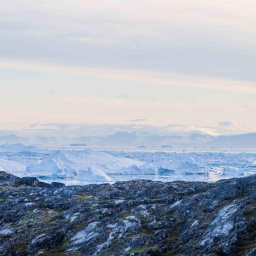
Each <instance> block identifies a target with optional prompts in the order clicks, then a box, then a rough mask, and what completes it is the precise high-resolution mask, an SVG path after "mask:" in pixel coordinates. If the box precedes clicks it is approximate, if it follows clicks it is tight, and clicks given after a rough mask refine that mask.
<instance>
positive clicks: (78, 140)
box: [0, 131, 256, 149]
mask: <svg viewBox="0 0 256 256" xmlns="http://www.w3.org/2000/svg"><path fill="white" fill-rule="evenodd" d="M16 143H22V144H25V145H29V144H30V145H31V144H35V145H39V146H56V147H58V146H70V145H72V146H73V147H75V146H87V147H102V148H165V149H167V148H194V147H195V148H206V149H207V148H216V149H218V148H227V149H228V148H233V149H254V148H256V133H246V134H239V135H221V136H211V135H209V134H206V133H202V132H197V131H196V132H176V133H175V132H172V133H170V134H169V135H155V134H149V133H141V132H123V131H120V132H116V133H113V134H111V135H108V136H80V137H69V138H65V137H53V136H51V137H50V136H49V137H47V136H35V137H25V136H24V137H21V136H18V135H15V134H6V135H2V136H0V144H16Z"/></svg>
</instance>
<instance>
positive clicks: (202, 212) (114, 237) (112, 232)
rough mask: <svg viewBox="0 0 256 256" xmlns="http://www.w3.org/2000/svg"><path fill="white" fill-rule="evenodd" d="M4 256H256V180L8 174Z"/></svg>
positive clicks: (0, 176)
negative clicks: (55, 178)
mask: <svg viewBox="0 0 256 256" xmlns="http://www.w3.org/2000/svg"><path fill="white" fill-rule="evenodd" d="M0 255H2V256H5V255H6V256H9V255H10V256H12V255H33V256H34V255H55V256H60V255H71V256H73V255H85V256H93V255H94V256H104V255H105V256H107V255H113V256H121V255H130V256H133V255H141V256H144V255H152V256H154V255H155V256H167V255H190V256H191V255H212V256H213V255H231V256H232V255H247V256H253V255H256V176H250V177H246V178H240V179H229V180H222V181H218V182H216V183H204V182H183V181H176V182H167V183H162V182H155V181H148V180H134V181H127V182H117V183H115V184H101V185H86V186H64V185H63V184H62V183H58V182H54V183H52V184H47V183H43V182H39V181H38V180H37V179H36V178H30V177H26V178H18V177H15V176H13V175H10V174H7V173H5V172H0Z"/></svg>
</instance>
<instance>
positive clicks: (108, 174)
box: [0, 144, 256, 185]
mask: <svg viewBox="0 0 256 256" xmlns="http://www.w3.org/2000/svg"><path fill="white" fill-rule="evenodd" d="M0 171H6V172H9V173H11V174H14V175H17V176H20V177H21V176H33V177H37V178H38V179H39V180H44V181H55V180H58V181H61V182H63V183H65V184H67V185H68V184H70V185H71V184H88V183H109V182H111V183H112V182H116V181H126V180H132V179H150V180H160V181H174V180H186V181H208V182H211V181H216V180H219V179H226V178H231V177H243V176H248V175H252V174H256V154H255V153H230V152H229V153H227V152H179V153H178V152H173V150H172V152H159V151H157V152H153V151H152V152H151V151H140V150H137V151H136V150H134V151H120V150H119V151H113V150H112V151H111V150H105V151H99V150H90V149H83V150H80V149H79V150H75V149H72V150H70V149H57V150H50V149H39V148H37V147H35V146H24V145H22V144H15V145H0Z"/></svg>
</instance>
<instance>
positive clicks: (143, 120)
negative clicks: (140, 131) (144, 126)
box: [129, 118, 149, 123]
mask: <svg viewBox="0 0 256 256" xmlns="http://www.w3.org/2000/svg"><path fill="white" fill-rule="evenodd" d="M129 121H130V122H133V123H141V122H147V121H149V119H143V118H141V119H140V118H138V119H131V120H129Z"/></svg>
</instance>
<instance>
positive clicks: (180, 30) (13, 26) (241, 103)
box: [0, 0, 256, 134]
mask: <svg viewBox="0 0 256 256" xmlns="http://www.w3.org/2000/svg"><path fill="white" fill-rule="evenodd" d="M0 6H1V8H0V117H1V120H0V129H1V130H6V129H12V130H18V129H27V128H38V129H39V128H42V127H44V128H45V127H48V126H51V125H47V124H56V125H59V127H61V125H62V126H63V127H72V126H77V125H80V126H83V125H99V126H101V127H104V125H113V126H115V125H117V126H118V125H121V126H123V125H124V126H125V125H126V126H127V127H130V126H131V125H134V126H154V127H165V128H166V129H168V130H170V131H173V130H179V129H183V130H200V131H204V132H207V133H211V134H231V133H232V134H233V133H241V132H253V131H256V118H255V117H256V72H255V70H256V15H255V13H256V2H255V1H253V0H244V1H240V0H232V1H230V0H215V1H205V0H179V1H176V0H175V1H174V0H140V1H135V0H54V1H52V0H37V1H34V0H23V1H19V0H8V1H4V0H0Z"/></svg>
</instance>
